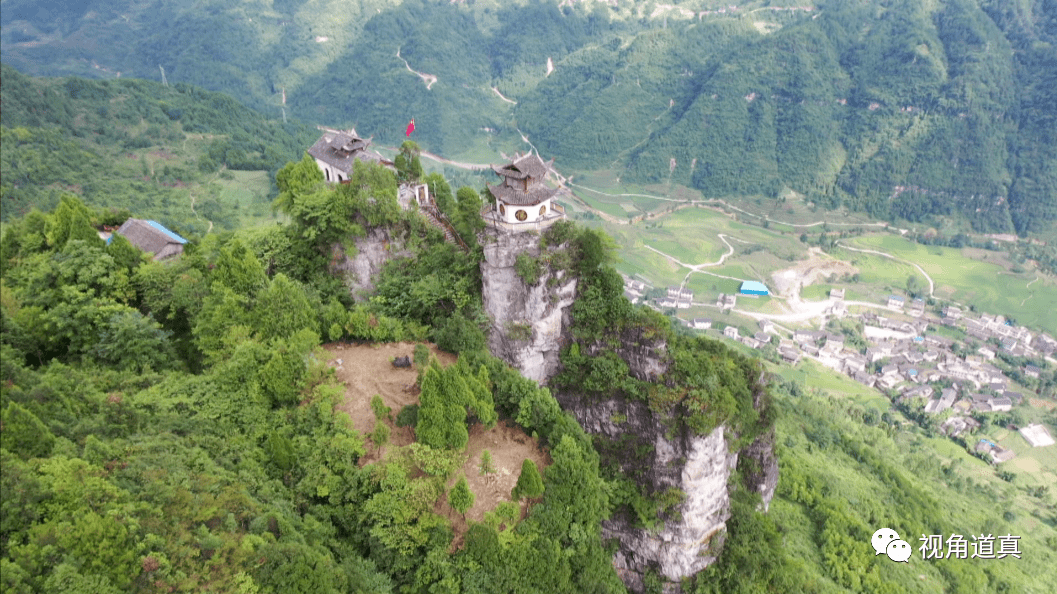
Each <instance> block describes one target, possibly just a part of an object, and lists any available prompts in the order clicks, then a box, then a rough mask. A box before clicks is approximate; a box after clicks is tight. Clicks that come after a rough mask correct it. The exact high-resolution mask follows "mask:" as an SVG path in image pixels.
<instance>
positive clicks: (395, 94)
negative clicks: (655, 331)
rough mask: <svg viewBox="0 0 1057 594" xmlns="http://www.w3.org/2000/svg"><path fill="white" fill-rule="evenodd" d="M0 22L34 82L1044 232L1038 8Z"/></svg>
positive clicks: (1047, 36) (145, 0)
mask: <svg viewBox="0 0 1057 594" xmlns="http://www.w3.org/2000/svg"><path fill="white" fill-rule="evenodd" d="M0 18H2V21H0V23H2V29H0V32H2V34H0V41H2V49H3V52H4V60H5V61H6V62H8V63H10V64H14V65H16V66H17V67H19V68H21V69H24V70H26V71H28V72H33V73H37V74H49V75H55V74H71V73H74V74H79V75H88V76H91V75H96V76H100V77H104V78H112V77H115V76H122V77H128V76H137V77H148V78H153V79H161V78H162V76H163V72H164V75H165V76H166V77H167V79H168V80H169V81H170V82H173V83H175V82H183V83H191V84H195V85H200V86H203V87H205V88H208V89H211V90H223V91H226V92H228V93H229V94H231V95H233V96H235V97H236V98H237V99H238V100H239V101H241V102H243V103H246V104H248V105H250V106H253V107H255V108H258V109H263V110H266V112H267V113H268V114H269V115H270V116H271V115H273V114H274V116H275V117H279V116H280V115H281V111H280V110H281V109H283V108H284V107H285V109H286V111H288V112H289V113H290V114H292V115H295V116H296V117H298V118H301V119H302V120H304V121H307V122H310V123H312V124H316V123H320V124H325V125H333V126H356V127H357V128H358V129H359V130H360V131H361V132H363V133H365V134H368V135H375V136H376V138H377V139H378V140H380V141H384V142H386V143H395V142H396V141H397V139H398V138H399V137H400V135H401V133H402V131H403V128H404V126H405V125H406V123H407V121H408V119H410V118H411V117H415V118H416V122H417V124H418V129H417V138H418V139H419V140H421V141H422V143H423V145H424V147H425V148H427V149H428V150H432V151H434V152H441V153H445V154H449V155H454V154H456V153H460V152H464V151H473V154H476V155H481V154H488V155H494V154H495V153H496V152H498V151H501V150H502V151H506V152H510V151H511V150H512V147H515V146H517V147H520V146H523V145H521V144H520V143H521V142H522V140H521V136H520V134H518V130H520V131H521V132H524V133H525V134H526V135H527V137H528V139H529V140H530V142H532V143H533V144H534V145H535V146H536V147H537V148H538V149H539V150H540V151H542V152H543V153H544V154H546V155H548V156H554V157H557V159H558V165H559V167H560V168H562V169H563V170H565V171H566V172H572V171H573V170H586V169H598V168H612V170H613V171H614V172H615V175H620V176H621V177H622V178H623V179H624V180H625V181H628V182H637V183H647V182H658V181H666V180H670V181H672V182H675V183H680V184H684V185H688V186H692V187H694V188H697V189H698V190H700V191H701V192H703V193H704V194H705V195H706V196H738V195H760V196H765V197H777V196H779V195H782V196H785V195H788V192H790V191H793V192H796V193H798V194H799V195H802V196H803V197H804V198H805V199H806V200H808V201H810V202H813V203H816V204H819V205H822V206H826V207H838V206H843V207H847V208H850V209H853V210H859V211H863V212H867V213H870V214H871V215H874V216H877V217H882V218H901V219H906V220H910V221H926V222H928V221H932V220H933V218H934V217H935V216H940V215H956V216H958V217H959V218H964V219H967V220H968V222H969V223H970V224H971V225H972V227H973V228H974V229H975V230H976V231H981V232H997V231H1003V232H1006V231H1016V232H1018V233H1031V232H1036V233H1037V232H1043V231H1052V229H1053V227H1052V226H1053V224H1054V222H1055V221H1057V198H1055V196H1057V148H1055V146H1057V138H1055V137H1054V132H1053V130H1055V129H1057V107H1055V104H1057V100H1055V96H1054V93H1055V92H1057V91H1054V89H1057V60H1055V59H1054V55H1055V44H1057V39H1055V36H1057V6H1055V5H1054V3H1053V2H1051V1H1049V0H1025V1H1014V0H944V1H942V2H937V3H933V4H922V3H920V2H914V1H911V0H877V1H872V2H867V3H848V2H840V1H824V2H817V3H808V4H805V3H802V2H794V1H793V0H789V1H780V2H762V1H757V0H754V1H750V2H748V3H746V4H740V5H730V4H729V3H726V4H724V3H718V2H716V3H713V2H709V1H705V0H684V1H681V2H673V3H660V2H654V1H653V0H648V1H630V0H625V1H621V2H617V3H607V2H582V3H573V4H571V5H570V4H567V3H563V5H562V6H561V7H559V5H558V3H557V2H554V1H552V0H548V1H542V0H532V1H526V2H513V3H505V2H504V3H498V2H494V1H491V0H480V1H477V2H468V3H451V2H446V1H439V0H438V1H432V0H409V1H407V2H402V3H400V4H396V5H394V4H393V3H389V2H380V1H377V0H358V1H356V2H338V1H337V0H318V1H317V2H312V3H309V4H298V3H290V2H264V1H259V2H248V3H247V2H237V3H236V2H232V1H231V0H208V1H207V2H197V3H193V4H185V3H172V2H158V1H156V0H123V1H121V2H117V3H102V4H100V3H93V2H86V3H77V4H41V3H39V2H30V1H26V2H23V1H21V0H9V1H7V2H5V3H4V11H3V16H2V17H0ZM171 24H174V25H171ZM398 52H399V55H398ZM548 64H549V65H550V66H548ZM551 66H553V72H552V71H551V70H550V68H551ZM482 151H485V153H482Z"/></svg>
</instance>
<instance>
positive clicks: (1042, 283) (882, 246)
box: [842, 235, 1057, 333]
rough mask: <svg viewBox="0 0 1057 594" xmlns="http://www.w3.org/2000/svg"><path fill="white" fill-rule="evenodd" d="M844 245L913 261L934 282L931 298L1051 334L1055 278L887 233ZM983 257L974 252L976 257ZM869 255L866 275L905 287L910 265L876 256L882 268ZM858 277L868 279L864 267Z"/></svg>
mask: <svg viewBox="0 0 1057 594" xmlns="http://www.w3.org/2000/svg"><path fill="white" fill-rule="evenodd" d="M847 243H848V244H849V245H854V246H855V247H860V248H863V249H873V250H878V251H882V252H887V253H889V254H892V255H893V256H895V257H897V258H901V259H903V260H907V261H910V262H915V263H917V264H918V265H920V266H921V268H922V269H924V270H925V272H927V273H928V274H929V275H930V276H931V277H932V279H933V281H934V282H935V283H936V296H937V297H939V298H941V299H950V300H953V301H956V302H959V303H964V304H972V305H974V306H975V307H976V309H977V310H979V311H984V312H989V313H994V314H1001V315H1004V316H1006V317H1011V318H1013V319H1015V320H1016V321H1017V323H1019V324H1023V325H1026V326H1028V327H1033V328H1039V329H1042V330H1046V331H1047V332H1050V333H1054V332H1057V317H1055V316H1053V315H1052V311H1053V309H1054V304H1057V281H1054V280H1053V279H1051V278H1048V277H1044V276H1043V275H1041V274H1039V275H1037V274H1036V273H1034V272H1027V273H1021V274H1015V273H1013V272H1010V271H1009V270H1007V269H1005V268H1003V267H1002V266H999V265H998V264H994V263H988V262H984V261H981V260H978V259H974V258H972V257H967V256H966V255H965V252H969V253H970V254H972V253H974V252H975V253H979V252H980V250H972V251H969V250H960V249H956V248H944V247H936V246H923V245H919V244H915V243H911V242H910V241H908V240H906V239H903V238H902V237H896V236H892V235H874V236H868V237H859V238H855V239H854V240H848V241H847ZM986 255H988V254H987V253H984V254H979V256H981V257H982V256H986ZM858 256H868V254H861V253H858V252H846V251H845V252H844V256H842V257H847V258H849V259H856V258H857V257H858ZM872 258H873V257H872V256H871V257H870V258H867V259H866V260H865V261H866V262H869V267H870V273H871V275H876V278H878V279H879V278H882V277H883V278H886V279H891V284H893V285H894V286H905V283H906V276H907V275H909V274H910V273H911V272H910V271H911V270H912V267H910V266H909V265H904V264H901V263H897V262H893V261H892V260H887V259H885V258H880V257H879V256H878V257H877V258H880V259H881V260H887V266H885V265H884V263H879V262H874V261H873V260H872ZM885 269H887V270H890V271H892V272H889V273H888V274H883V273H882V272H881V271H882V270H885ZM903 272H905V273H906V274H903V277H902V282H898V277H899V275H900V274H901V273H903ZM862 276H863V281H864V282H872V281H873V278H868V277H867V272H866V271H865V270H864V272H863V275H862ZM1036 279H1038V280H1036Z"/></svg>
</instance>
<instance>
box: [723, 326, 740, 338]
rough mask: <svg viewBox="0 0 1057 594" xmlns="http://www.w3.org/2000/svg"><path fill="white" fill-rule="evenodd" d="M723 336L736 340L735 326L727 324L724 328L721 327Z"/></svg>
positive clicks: (736, 331) (736, 330)
mask: <svg viewBox="0 0 1057 594" xmlns="http://www.w3.org/2000/svg"><path fill="white" fill-rule="evenodd" d="M723 336H726V337H727V338H733V339H734V340H737V339H738V329H737V328H735V327H734V326H727V327H726V328H724V329H723Z"/></svg>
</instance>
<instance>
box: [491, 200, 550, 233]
mask: <svg viewBox="0 0 1057 594" xmlns="http://www.w3.org/2000/svg"><path fill="white" fill-rule="evenodd" d="M551 213H554V214H548V215H547V216H545V217H543V218H542V219H539V220H535V221H525V222H524V223H511V222H508V221H504V220H503V219H502V217H500V216H499V213H498V212H496V210H495V207H493V206H491V205H488V206H486V207H484V208H483V209H482V210H481V218H483V219H484V220H485V223H490V224H491V225H492V228H493V229H496V230H499V229H503V230H505V231H515V232H520V231H542V230H544V229H546V228H548V227H550V226H551V225H553V224H554V223H556V222H558V221H560V220H562V219H564V218H565V207H564V206H562V205H561V204H557V203H555V202H552V203H551Z"/></svg>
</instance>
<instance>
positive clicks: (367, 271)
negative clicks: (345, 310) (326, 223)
mask: <svg viewBox="0 0 1057 594" xmlns="http://www.w3.org/2000/svg"><path fill="white" fill-rule="evenodd" d="M404 242H405V238H404V237H401V236H398V235H396V232H394V231H392V230H390V229H387V228H381V227H378V228H374V229H371V230H370V231H368V232H367V235H366V236H364V237H359V238H357V239H356V241H355V243H354V244H353V249H350V250H348V252H351V254H350V253H348V252H346V249H345V247H344V246H342V245H341V244H335V245H334V247H333V248H332V250H331V258H330V272H331V273H332V274H340V275H341V276H342V279H343V280H344V281H345V286H346V287H348V289H349V294H350V295H352V298H353V299H355V300H356V301H364V300H365V299H366V298H367V296H369V295H370V294H372V293H374V279H375V277H376V276H377V275H378V273H379V272H381V271H382V266H383V265H385V263H386V262H388V261H389V260H392V259H394V258H400V257H406V256H410V255H411V252H410V251H408V250H406V249H405V247H404Z"/></svg>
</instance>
